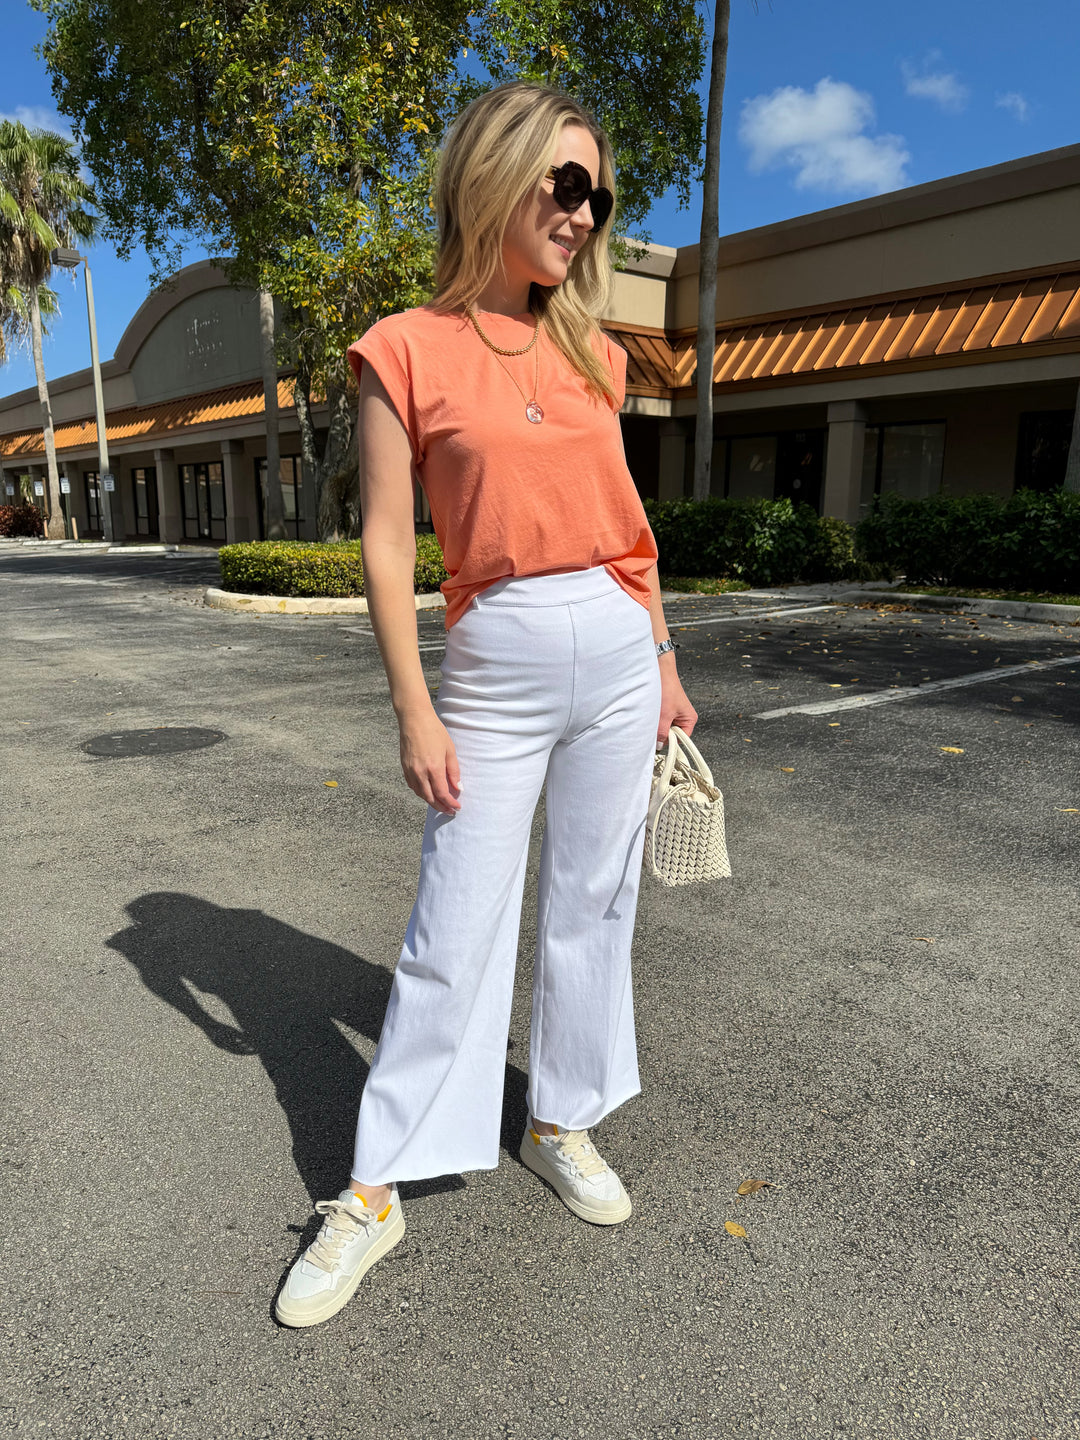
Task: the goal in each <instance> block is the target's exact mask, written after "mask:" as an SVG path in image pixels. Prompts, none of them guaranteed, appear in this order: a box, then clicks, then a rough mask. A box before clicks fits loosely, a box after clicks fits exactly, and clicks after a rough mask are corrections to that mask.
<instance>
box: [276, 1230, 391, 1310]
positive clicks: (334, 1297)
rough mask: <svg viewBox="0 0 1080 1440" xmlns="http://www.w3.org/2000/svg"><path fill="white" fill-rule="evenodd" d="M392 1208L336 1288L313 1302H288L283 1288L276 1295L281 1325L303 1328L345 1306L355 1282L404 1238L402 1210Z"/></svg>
mask: <svg viewBox="0 0 1080 1440" xmlns="http://www.w3.org/2000/svg"><path fill="white" fill-rule="evenodd" d="M394 1210H395V1212H396V1213H395V1214H393V1215H391V1216H390V1217H389V1219H387V1220H385V1221H384V1222H383V1228H382V1234H381V1235H380V1236H379V1238H378V1239H377V1240H376V1241H375V1243H374V1245H372V1247H371V1249H370V1250H368V1251H367V1252H366V1254H365V1255H364V1258H363V1259H362V1260H361V1261H360V1264H359V1265H358V1266H357V1267H356V1271H355V1273H354V1274H352V1275H351V1276H350V1277H349V1279H348V1280H347V1281H346V1282H345V1284H344V1285H342V1287H341V1289H340V1290H335V1291H334V1292H333V1293H332V1294H330V1295H327V1296H326V1298H325V1299H324V1300H321V1301H320V1302H319V1303H318V1304H313V1305H293V1304H290V1302H289V1300H288V1299H287V1298H286V1296H285V1294H284V1292H282V1294H280V1295H279V1296H278V1298H277V1302H276V1303H275V1305H274V1314H275V1315H276V1316H277V1318H278V1320H279V1321H280V1322H281V1324H282V1325H288V1327H289V1328H290V1330H303V1329H304V1328H305V1327H306V1326H308V1325H321V1324H322V1322H323V1321H324V1320H329V1319H331V1318H332V1317H333V1316H334V1315H336V1314H337V1313H338V1311H339V1310H343V1309H344V1308H345V1306H346V1305H347V1304H348V1303H349V1301H350V1300H351V1299H352V1297H353V1296H354V1295H355V1294H356V1288H357V1286H358V1285H359V1284H360V1281H361V1280H362V1279H363V1278H364V1276H365V1275H366V1274H367V1272H368V1271H369V1270H370V1269H371V1267H372V1265H374V1264H375V1262H376V1261H377V1260H381V1259H382V1258H383V1256H384V1255H386V1254H387V1253H388V1252H389V1251H391V1250H392V1249H393V1248H394V1246H395V1245H396V1244H397V1243H398V1241H399V1240H402V1239H404V1236H405V1215H404V1212H403V1211H402V1208H401V1206H400V1205H395V1207H394Z"/></svg>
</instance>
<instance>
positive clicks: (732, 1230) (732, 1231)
mask: <svg viewBox="0 0 1080 1440" xmlns="http://www.w3.org/2000/svg"><path fill="white" fill-rule="evenodd" d="M724 1229H725V1230H726V1231H727V1233H728V1234H729V1235H735V1236H737V1237H738V1239H740V1240H745V1239H746V1231H745V1230H744V1229H743V1228H742V1226H741V1225H736V1224H735V1221H734V1220H725V1221H724Z"/></svg>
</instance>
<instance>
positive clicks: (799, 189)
mask: <svg viewBox="0 0 1080 1440" xmlns="http://www.w3.org/2000/svg"><path fill="white" fill-rule="evenodd" d="M0 3H2V5H3V17H4V23H3V40H4V44H3V46H2V49H0V115H3V116H7V117H10V118H14V119H21V120H24V121H26V123H28V124H48V125H50V126H52V127H55V128H63V121H62V120H58V119H57V117H56V113H55V110H54V107H53V100H52V92H51V89H50V85H49V78H48V74H47V72H46V70H45V67H44V65H43V64H42V62H41V61H40V60H39V59H38V58H37V57H36V55H35V54H34V47H35V45H37V44H38V43H39V41H40V40H41V38H42V37H43V35H44V32H45V25H44V22H43V19H42V17H41V16H40V15H39V14H37V13H36V12H35V11H33V10H31V9H30V8H29V6H28V5H25V4H23V3H22V0H0ZM1078 59H1080V4H1078V3H1077V0H1041V3H1040V4H1038V5H1027V6H1024V5H1017V4H1016V3H1015V0H1012V3H1008V4H1006V3H1005V0H907V3H906V4H905V5H903V6H893V5H886V4H884V3H881V0H771V3H770V0H760V4H759V5H758V7H757V9H756V10H755V8H754V6H753V4H752V3H751V0H732V19H731V50H730V57H729V62H728V76H727V92H726V97H725V107H724V132H723V135H724V138H723V147H722V158H721V231H722V232H723V233H732V232H734V231H737V230H745V229H749V228H751V227H753V226H756V225H767V224H769V223H771V222H773V221H776V220H784V219H788V218H790V217H791V216H794V215H802V214H806V213H808V212H809V211H813V210H820V209H824V208H826V207H828V206H830V205H838V204H843V203H844V202H846V201H849V200H858V199H862V198H864V197H866V196H869V195H875V194H880V193H883V192H886V191H889V190H895V189H898V188H901V187H902V186H905V185H918V184H921V183H922V182H924V181H927V180H936V179H939V178H940V177H942V176H946V175H955V174H957V173H959V172H960V171H963V170H973V169H977V168H978V167H979V166H982V165H996V164H999V163H1000V162H1002V161H1004V160H1013V159H1016V158H1017V157H1019V156H1022V155H1031V154H1034V153H1036V152H1037V151H1040V150H1051V149H1054V148H1055V147H1057V146H1059V145H1071V144H1074V143H1076V142H1077V141H1080V87H1078V85H1077V81H1076V71H1077V61H1078ZM700 223H701V214H700V203H697V204H695V205H692V206H691V208H690V209H689V210H682V211H680V210H679V209H678V208H677V206H676V204H675V202H674V200H673V199H672V198H670V197H663V198H661V199H660V200H659V201H658V202H657V204H656V206H655V208H654V211H653V214H652V217H651V220H650V226H649V228H650V231H651V238H652V239H653V240H655V241H657V242H659V243H661V244H667V245H686V244H690V243H693V242H694V241H696V240H697V238H698V229H699V226H700ZM1077 246H1078V250H1080V236H1078V241H1077ZM199 253H200V252H192V254H191V256H190V258H192V259H194V258H197V257H198V254H199ZM91 263H92V265H93V271H94V292H95V301H96V305H97V313H98V334H99V343H100V347H101V354H102V357H103V358H105V357H108V356H111V355H112V354H113V351H114V350H115V347H116V343H117V341H118V340H119V338H120V335H121V334H122V333H123V330H124V327H125V325H126V324H127V322H128V320H129V319H130V318H131V315H132V314H133V313H134V311H135V310H136V309H137V307H138V305H139V303H140V302H141V300H142V299H143V297H144V296H145V294H146V284H147V276H148V273H149V264H148V262H147V260H146V257H145V256H142V255H136V256H134V257H133V258H132V259H131V260H130V261H128V262H127V263H121V262H120V261H119V260H118V259H117V258H116V257H115V255H113V254H112V253H111V251H110V250H108V249H107V247H105V246H100V245H99V246H98V247H96V248H95V250H94V251H93V252H92V261H91ZM59 288H60V291H61V301H62V305H63V314H62V317H61V318H60V319H59V321H57V322H56V324H55V326H54V333H53V334H52V335H51V336H50V337H49V339H48V341H47V342H46V364H47V367H48V371H49V374H50V375H53V376H59V375H63V374H66V373H68V372H69V371H71V370H77V369H80V368H82V367H83V366H84V365H87V364H89V358H90V356H89V341H88V338H87V330H86V311H85V304H84V300H83V294H82V280H81V277H80V279H79V281H78V288H77V289H76V288H75V287H74V286H73V285H72V284H71V282H70V281H69V280H68V279H67V278H66V277H60V279H59ZM33 384H34V375H33V366H32V364H31V363H30V361H29V358H28V357H27V356H25V355H23V354H16V355H14V356H13V357H12V358H11V360H9V362H8V364H7V365H6V366H5V367H4V368H3V369H2V370H0V393H4V394H9V393H11V392H12V391H15V390H20V389H22V388H24V387H26V386H30V385H33Z"/></svg>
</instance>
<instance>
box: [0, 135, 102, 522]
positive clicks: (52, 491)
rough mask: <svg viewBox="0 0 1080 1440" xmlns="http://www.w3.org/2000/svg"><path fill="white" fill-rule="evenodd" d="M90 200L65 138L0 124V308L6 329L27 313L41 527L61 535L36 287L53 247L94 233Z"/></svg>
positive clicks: (48, 265)
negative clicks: (44, 496) (45, 512)
mask: <svg viewBox="0 0 1080 1440" xmlns="http://www.w3.org/2000/svg"><path fill="white" fill-rule="evenodd" d="M93 201H94V195H93V191H92V190H91V189H90V186H89V185H87V184H86V182H85V181H84V180H83V179H82V177H81V176H80V174H79V160H78V156H77V155H76V154H75V148H74V146H73V144H72V143H71V141H70V140H65V139H64V137H63V136H62V135H57V134H55V132H53V131H52V130H28V129H27V127H26V126H25V125H21V124H19V123H18V122H15V121H11V120H4V121H2V122H0V282H2V283H0V295H2V297H3V298H2V299H0V309H2V318H3V319H5V320H6V321H7V328H8V329H9V332H10V331H11V329H12V328H13V327H16V328H18V327H20V326H21V324H22V323H25V321H24V320H23V319H22V317H28V324H29V329H30V338H31V345H32V347H33V352H34V369H35V371H36V373H37V387H38V398H39V400H40V401H41V420H42V431H43V433H44V438H45V461H46V465H47V467H48V474H49V481H48V494H49V531H48V533H49V535H50V537H56V538H62V537H63V533H64V521H63V512H62V510H61V505H60V474H59V471H58V470H57V466H56V445H55V443H54V441H53V424H52V409H51V407H50V404H49V387H48V385H47V383H46V380H45V359H44V355H43V352H42V343H41V314H42V287H43V286H44V285H45V282H46V281H47V279H48V277H49V275H50V273H51V271H52V260H51V258H50V257H51V255H52V252H53V251H54V250H56V249H58V248H59V247H61V246H63V247H74V246H75V245H76V242H77V241H80V240H81V241H83V242H84V243H86V242H89V241H90V240H92V239H93V238H94V234H95V231H96V229H97V221H96V219H95V217H94V216H93V215H92V214H91V213H90V211H89V210H88V209H87V206H89V205H92V204H93Z"/></svg>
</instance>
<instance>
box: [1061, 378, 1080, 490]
mask: <svg viewBox="0 0 1080 1440" xmlns="http://www.w3.org/2000/svg"><path fill="white" fill-rule="evenodd" d="M1065 489H1066V490H1071V491H1072V492H1073V494H1074V495H1080V385H1078V386H1077V387H1076V409H1075V410H1074V411H1073V426H1072V439H1071V440H1070V441H1069V458H1068V460H1067V461H1066V462H1065Z"/></svg>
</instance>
